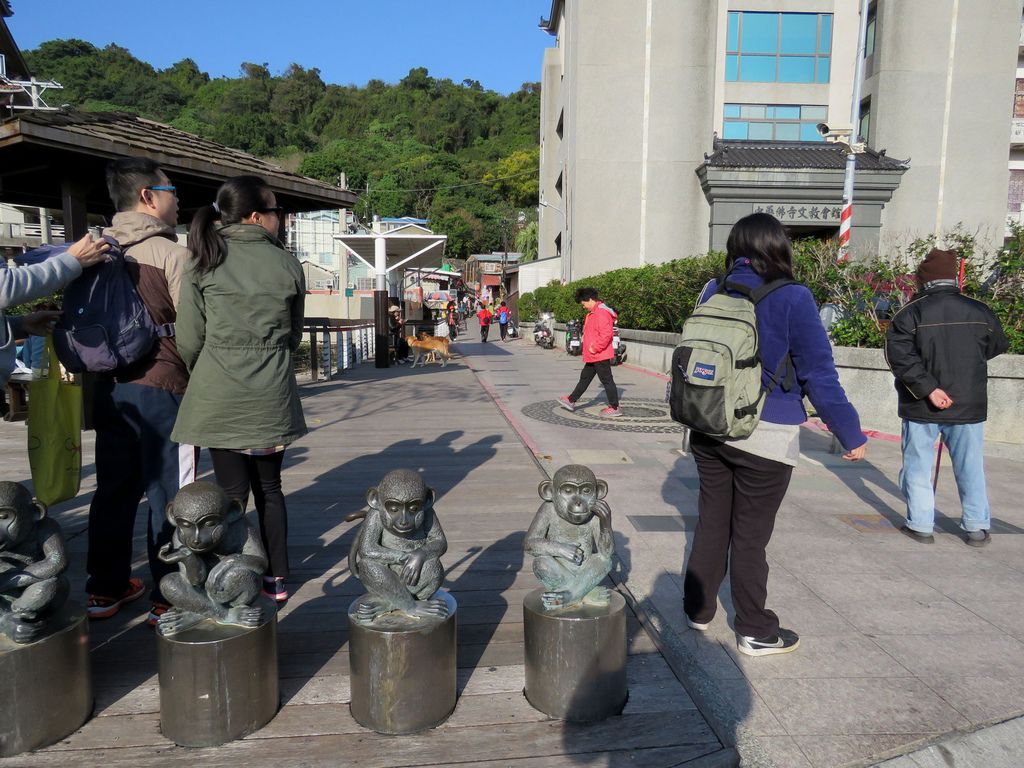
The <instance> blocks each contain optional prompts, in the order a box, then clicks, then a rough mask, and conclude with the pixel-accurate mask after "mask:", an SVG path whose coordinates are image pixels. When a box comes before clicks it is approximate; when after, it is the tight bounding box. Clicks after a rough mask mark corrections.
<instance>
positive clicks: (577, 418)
mask: <svg viewBox="0 0 1024 768" xmlns="http://www.w3.org/2000/svg"><path fill="white" fill-rule="evenodd" d="M606 405H607V404H606V403H605V401H604V398H601V399H600V400H598V401H596V402H592V403H590V404H589V405H584V406H576V410H575V411H573V412H569V411H567V410H565V408H563V407H562V404H561V403H559V402H558V401H557V400H542V401H541V402H539V403H530V404H529V405H527V406H525V407H524V408H523V414H524V415H526V416H529V417H530V418H531V419H536V420H537V421H545V422H547V423H548V424H559V425H561V426H563V427H576V428H578V429H603V430H607V431H609V432H650V433H668V434H674V433H680V432H682V431H683V425H682V424H677V423H676V422H674V421H672V418H671V416H670V415H669V410H668V403H665V402H662V401H661V400H640V399H633V398H624V399H623V400H621V401H620V402H619V408H620V409H621V411H622V416H619V417H618V418H608V417H607V416H602V415H601V409H602V408H604V407H605V406H606Z"/></svg>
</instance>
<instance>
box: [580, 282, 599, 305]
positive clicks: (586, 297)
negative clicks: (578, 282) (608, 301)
mask: <svg viewBox="0 0 1024 768" xmlns="http://www.w3.org/2000/svg"><path fill="white" fill-rule="evenodd" d="M597 298H598V297H597V288H592V287H591V286H589V285H585V286H583V287H582V288H577V289H576V303H577V304H579V303H580V302H581V301H597Z"/></svg>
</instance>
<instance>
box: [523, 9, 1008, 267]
mask: <svg viewBox="0 0 1024 768" xmlns="http://www.w3.org/2000/svg"><path fill="white" fill-rule="evenodd" d="M954 13H955V14H956V15H955V16H954ZM859 22H860V15H859V2H858V0H773V2H770V3H769V2H766V1H765V0H644V2H639V1H635V2H622V0H586V1H585V2H584V1H583V0H552V2H551V8H550V13H549V16H548V18H547V19H545V20H542V24H541V26H542V29H544V30H545V31H547V32H549V33H550V34H552V35H554V36H555V45H554V47H552V48H549V49H548V50H547V51H546V52H545V55H544V62H543V73H542V89H541V94H542V96H541V125H540V142H541V168H540V190H541V192H540V197H541V208H540V253H539V256H540V258H541V259H544V258H550V257H554V256H559V255H561V256H562V260H561V266H562V277H563V278H565V279H575V278H578V277H581V276H585V275H589V274H594V273H597V272H603V271H606V270H609V269H613V268H616V267H623V266H638V265H641V264H649V263H661V262H664V261H667V260H670V259H674V258H679V257H683V256H689V255H693V254H697V253H703V252H705V251H707V250H708V248H709V247H721V245H722V244H723V242H724V240H723V233H727V232H728V229H729V227H730V226H731V225H732V223H734V222H735V221H736V220H738V219H739V218H741V217H742V216H744V215H746V214H748V213H751V212H753V211H755V210H758V208H759V207H760V209H761V210H768V209H769V207H770V210H771V211H772V212H773V213H774V214H776V215H778V216H779V218H780V219H781V220H782V221H783V223H784V224H785V225H786V226H787V227H789V228H791V229H792V230H793V233H794V234H801V233H803V234H810V235H815V236H820V237H829V236H831V235H832V234H834V233H835V232H836V231H837V230H838V224H839V221H838V216H837V215H836V208H837V207H838V206H840V205H841V201H842V175H843V171H842V160H843V159H844V155H845V146H841V145H826V144H824V143H823V141H822V136H821V135H820V134H819V132H818V130H817V126H818V124H819V123H824V124H826V125H827V126H828V127H829V128H831V129H836V128H843V127H847V128H849V129H850V130H852V131H854V132H855V133H856V134H859V136H860V138H861V139H863V141H864V142H865V143H866V145H867V147H869V148H875V149H877V150H878V151H874V150H872V149H868V150H865V151H864V152H863V153H859V154H858V174H857V188H856V190H855V195H854V200H855V209H854V219H853V222H854V229H853V239H852V248H853V250H854V252H855V253H856V252H857V251H858V250H861V251H870V250H875V249H877V248H879V247H881V249H882V250H883V251H885V250H888V249H889V248H890V247H892V246H895V245H899V244H901V243H904V242H906V241H908V240H909V239H911V238H914V237H918V236H923V235H930V234H933V233H936V232H939V233H941V232H945V231H947V230H949V229H951V228H952V227H953V226H954V225H955V224H957V223H958V222H962V223H963V224H964V226H965V227H966V228H967V229H968V230H969V231H971V232H977V233H978V234H979V236H980V237H981V239H982V240H984V241H986V242H988V243H989V244H1000V243H1001V242H1002V237H1003V234H1004V228H1005V217H1006V213H1007V208H1009V209H1010V210H1012V211H1015V212H1016V211H1019V210H1020V208H1021V203H1024V68H1022V69H1017V66H1018V55H1019V53H1020V51H1021V50H1022V49H1021V48H1020V43H1021V40H1022V37H1021V34H1022V33H1021V5H1020V2H1019V0H988V2H985V3H967V2H961V3H952V4H951V3H936V2H934V0H874V2H872V4H871V7H870V11H869V18H868V20H867V23H868V38H867V46H866V58H865V73H864V75H865V80H864V86H863V89H862V94H863V96H862V103H861V108H862V116H861V120H860V124H859V125H858V126H848V125H845V124H847V123H849V119H850V105H851V101H852V95H853V85H854V72H855V64H856V61H857V42H858V32H859ZM1015 73H1016V74H1017V76H1018V79H1017V81H1016V82H1017V92H1018V95H1017V96H1016V100H1015V95H1014V75H1015ZM1011 104H1013V105H1014V110H1015V111H1014V113H1013V114H1014V116H1015V117H1014V122H1013V126H1014V130H1015V131H1016V132H1017V133H1015V136H1016V138H1015V139H1014V143H1013V147H1014V150H1013V155H1011V141H1010V130H1009V128H1010V126H1009V125H1008V122H1009V120H1008V116H1007V110H1008V109H1009V108H1010V105H1011ZM1018 118H1019V119H1018ZM843 140H844V141H848V139H846V138H845V137H844V139H843ZM815 147H818V148H820V149H814V148H815ZM1008 158H1010V167H1011V168H1012V169H1013V171H1014V173H1013V174H1012V180H1011V178H1010V177H1011V174H1010V172H1009V170H1008V164H1007V159H1008ZM1008 182H1009V183H1008ZM1008 188H1009V190H1010V193H1009V198H1010V199H1009V201H1008V202H1007V200H1005V199H1004V198H1006V197H1007V195H1005V194H1004V192H1005V190H1007V189H1008ZM1016 215H1018V216H1019V215H1020V214H1019V213H1018V214H1016Z"/></svg>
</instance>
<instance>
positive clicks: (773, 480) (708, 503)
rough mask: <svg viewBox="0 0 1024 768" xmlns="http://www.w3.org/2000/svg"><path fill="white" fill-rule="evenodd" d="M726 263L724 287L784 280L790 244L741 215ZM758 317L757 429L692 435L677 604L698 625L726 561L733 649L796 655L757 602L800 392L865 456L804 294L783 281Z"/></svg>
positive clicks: (794, 450) (792, 450)
mask: <svg viewBox="0 0 1024 768" xmlns="http://www.w3.org/2000/svg"><path fill="white" fill-rule="evenodd" d="M726 269H727V275H726V279H727V280H728V282H729V283H741V284H742V285H744V286H746V287H747V288H750V289H754V290H756V289H757V288H759V287H761V286H762V285H765V284H766V283H769V282H771V281H775V280H779V279H789V280H791V279H792V278H793V251H792V245H791V243H790V241H789V237H788V236H787V235H786V231H785V229H783V227H782V225H781V224H780V223H779V221H778V220H777V219H775V218H774V217H773V216H770V215H768V214H765V213H755V214H752V215H750V216H746V217H745V218H743V219H740V220H739V221H738V222H737V223H736V224H735V226H733V228H732V232H730V234H729V239H728V242H727V244H726ZM718 289H719V286H718V281H716V280H712V281H711V282H710V283H709V284H708V285H707V287H706V288H705V290H704V292H703V295H702V296H701V298H700V300H699V303H703V302H704V301H707V300H708V299H709V298H710V297H711V296H713V295H714V294H715V293H716V292H717V291H718ZM728 293H729V294H730V295H740V292H735V293H734V292H732V291H728ZM756 317H757V331H758V337H759V338H758V341H759V349H760V355H761V359H762V365H763V374H762V389H763V391H765V392H766V394H765V395H764V409H763V411H762V413H761V417H760V420H759V421H758V422H757V426H756V427H755V428H754V430H753V432H752V433H751V434H750V435H749V436H748V437H746V438H743V439H725V438H714V437H710V436H709V435H706V434H703V433H701V432H695V431H694V432H691V437H690V449H691V451H692V452H693V456H694V460H695V461H696V463H697V474H698V476H699V478H700V494H699V498H698V502H697V508H698V513H699V520H698V522H697V528H696V530H695V531H694V535H693V549H692V550H691V552H690V557H689V559H688V560H687V563H686V574H685V577H684V580H683V594H684V597H683V609H684V611H685V612H686V621H687V624H688V625H689V626H690V628H691V629H695V630H700V631H703V630H706V629H707V628H708V626H709V624H710V623H711V620H712V619H713V618H714V616H715V612H716V610H717V608H718V589H719V586H720V585H721V583H722V580H723V579H724V578H725V572H726V565H727V564H728V568H729V576H730V587H731V592H732V601H733V605H734V607H735V609H736V619H735V623H734V627H733V628H734V629H735V631H736V635H737V640H736V645H737V649H738V650H739V651H740V653H743V654H746V655H749V656H766V655H770V654H777V653H788V652H790V651H794V650H796V648H797V646H798V645H799V642H800V639H799V637H798V636H797V634H796V633H795V632H793V631H792V630H789V629H783V628H780V627H779V619H778V617H777V616H776V615H775V613H773V612H772V611H770V610H768V609H767V608H766V607H765V602H766V600H767V596H768V562H767V558H766V556H765V549H766V547H767V546H768V542H769V540H770V539H771V535H772V529H773V527H774V525H775V516H776V514H777V513H778V511H779V507H780V506H781V504H782V500H783V498H784V497H785V495H786V490H787V489H788V487H789V481H790V477H791V475H792V473H793V467H795V466H796V465H797V462H798V458H799V455H800V425H801V424H802V423H803V422H805V421H806V420H807V413H806V411H805V410H804V406H803V397H804V396H805V395H806V396H807V397H808V398H810V400H811V403H813V404H814V407H815V408H816V409H817V412H818V415H819V416H821V417H822V418H823V419H824V421H825V423H826V424H827V425H828V427H829V429H830V430H831V431H832V434H834V435H835V436H836V437H837V438H838V440H839V442H840V443H841V444H842V446H843V448H845V449H846V453H845V454H843V458H844V459H847V460H848V461H859V460H860V459H862V458H864V453H865V448H866V443H867V438H865V437H864V434H863V433H862V432H861V428H860V418H859V417H858V415H857V411H856V410H855V409H854V407H853V406H852V405H851V404H850V401H849V400H848V399H847V397H846V393H845V392H844V391H843V388H842V386H841V385H840V383H839V375H838V373H837V372H836V367H835V363H834V361H833V359H832V350H831V347H830V346H829V342H828V337H827V335H826V334H825V331H824V329H823V327H822V325H821V321H820V320H819V319H818V308H817V305H816V304H815V302H814V297H813V296H812V294H811V292H810V291H809V290H808V289H807V288H806V287H805V286H803V285H800V284H799V283H795V282H793V283H789V284H785V285H781V286H780V287H778V288H776V289H775V290H772V291H771V292H770V293H767V294H766V295H764V298H763V299H761V300H760V301H758V302H757V304H756ZM787 358H788V362H787Z"/></svg>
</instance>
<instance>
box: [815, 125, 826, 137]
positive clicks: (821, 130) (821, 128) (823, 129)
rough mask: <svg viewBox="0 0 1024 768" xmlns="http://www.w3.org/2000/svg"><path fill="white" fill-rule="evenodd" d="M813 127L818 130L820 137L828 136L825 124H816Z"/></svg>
mask: <svg viewBox="0 0 1024 768" xmlns="http://www.w3.org/2000/svg"><path fill="white" fill-rule="evenodd" d="M814 127H815V128H817V129H818V133H820V134H821V135H822V136H828V134H829V130H828V124H827V123H818V124H817V125H816V126H814Z"/></svg>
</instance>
